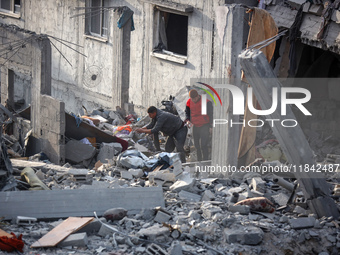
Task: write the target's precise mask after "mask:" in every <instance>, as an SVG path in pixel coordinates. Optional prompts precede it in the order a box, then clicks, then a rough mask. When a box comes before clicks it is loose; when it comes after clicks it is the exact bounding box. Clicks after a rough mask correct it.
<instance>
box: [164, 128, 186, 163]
mask: <svg viewBox="0 0 340 255" xmlns="http://www.w3.org/2000/svg"><path fill="white" fill-rule="evenodd" d="M187 133H188V128H187V127H185V126H183V127H182V128H180V129H179V130H177V131H176V132H175V133H174V134H173V135H170V136H168V139H167V140H166V143H165V151H166V152H172V151H173V150H174V149H175V147H176V150H177V152H178V153H180V157H181V161H182V163H185V162H186V160H185V152H184V143H185V139H186V137H187Z"/></svg>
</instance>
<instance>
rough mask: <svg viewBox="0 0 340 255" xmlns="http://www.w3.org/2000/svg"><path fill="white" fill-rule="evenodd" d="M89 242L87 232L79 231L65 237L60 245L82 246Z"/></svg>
mask: <svg viewBox="0 0 340 255" xmlns="http://www.w3.org/2000/svg"><path fill="white" fill-rule="evenodd" d="M87 243H88V238H87V234H86V233H78V234H73V235H69V236H68V237H67V238H66V239H64V240H63V241H62V242H61V243H59V244H58V246H60V247H67V246H77V247H82V246H86V245H87Z"/></svg>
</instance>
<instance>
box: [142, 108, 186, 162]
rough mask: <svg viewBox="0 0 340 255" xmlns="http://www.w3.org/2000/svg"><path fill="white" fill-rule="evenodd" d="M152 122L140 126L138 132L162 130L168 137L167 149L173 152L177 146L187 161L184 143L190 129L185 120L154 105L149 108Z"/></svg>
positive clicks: (147, 132)
mask: <svg viewBox="0 0 340 255" xmlns="http://www.w3.org/2000/svg"><path fill="white" fill-rule="evenodd" d="M148 114H149V117H150V118H151V119H152V120H151V122H150V123H149V124H148V125H147V126H145V127H143V128H138V129H136V131H137V132H138V133H146V134H157V133H158V132H162V133H163V134H164V135H165V136H168V139H167V141H166V143H165V151H166V152H172V151H173V150H174V149H175V147H176V149H177V152H179V153H180V157H181V161H182V163H185V162H186V160H185V152H184V143H185V139H186V136H187V132H188V129H187V127H186V126H184V122H183V121H182V120H181V118H180V117H179V116H177V115H174V114H172V113H169V112H164V111H162V110H160V109H157V108H156V107H154V106H150V107H149V108H148Z"/></svg>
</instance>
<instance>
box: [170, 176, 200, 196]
mask: <svg viewBox="0 0 340 255" xmlns="http://www.w3.org/2000/svg"><path fill="white" fill-rule="evenodd" d="M194 184H195V179H194V178H191V177H190V174H189V173H186V172H184V173H183V174H181V176H180V178H179V179H178V181H176V182H175V183H174V184H173V185H171V186H170V190H172V191H176V192H180V191H181V190H186V191H189V190H190V189H191V188H192V187H193V185H194Z"/></svg>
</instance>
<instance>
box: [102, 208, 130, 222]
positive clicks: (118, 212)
mask: <svg viewBox="0 0 340 255" xmlns="http://www.w3.org/2000/svg"><path fill="white" fill-rule="evenodd" d="M127 212H128V211H127V210H125V209H124V208H112V209H109V210H106V211H105V212H104V214H103V217H104V218H105V219H106V220H111V221H113V220H121V219H123V218H124V217H125V216H126V215H127Z"/></svg>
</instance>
